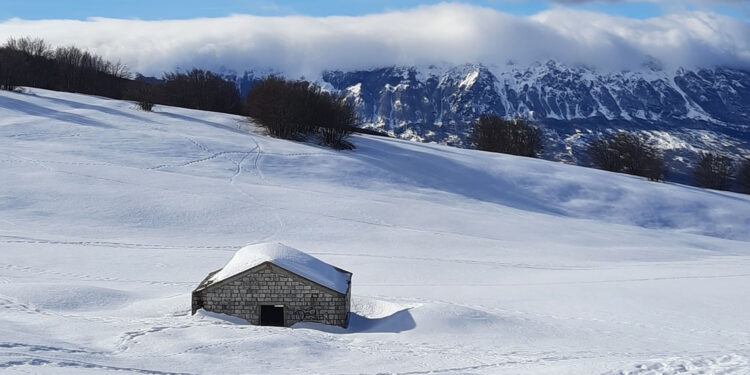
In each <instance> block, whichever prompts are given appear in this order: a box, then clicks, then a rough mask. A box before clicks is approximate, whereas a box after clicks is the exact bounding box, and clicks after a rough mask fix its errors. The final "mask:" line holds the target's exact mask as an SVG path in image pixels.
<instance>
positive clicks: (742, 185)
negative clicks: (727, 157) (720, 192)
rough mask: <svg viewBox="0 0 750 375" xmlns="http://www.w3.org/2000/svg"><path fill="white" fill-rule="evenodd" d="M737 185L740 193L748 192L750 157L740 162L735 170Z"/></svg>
mask: <svg viewBox="0 0 750 375" xmlns="http://www.w3.org/2000/svg"><path fill="white" fill-rule="evenodd" d="M737 187H738V188H739V190H740V192H741V193H745V194H750V158H747V159H745V160H743V161H742V164H740V167H739V170H738V171H737Z"/></svg>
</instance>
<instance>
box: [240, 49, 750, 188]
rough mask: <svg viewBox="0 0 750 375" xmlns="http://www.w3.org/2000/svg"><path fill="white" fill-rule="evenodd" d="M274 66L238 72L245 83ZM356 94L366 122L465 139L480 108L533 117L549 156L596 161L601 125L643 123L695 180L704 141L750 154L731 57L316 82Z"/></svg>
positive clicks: (680, 171)
mask: <svg viewBox="0 0 750 375" xmlns="http://www.w3.org/2000/svg"><path fill="white" fill-rule="evenodd" d="M264 74H268V73H267V72H265V73H264V72H255V71H250V72H246V73H245V74H244V75H243V76H241V77H237V76H236V75H234V76H232V78H233V79H235V80H236V81H237V84H238V86H239V87H240V88H241V90H242V91H243V92H246V91H247V90H248V88H249V87H250V86H251V85H252V83H253V82H255V80H257V79H258V78H257V77H262V76H263V75H264ZM318 83H319V84H320V85H322V86H324V87H326V88H327V89H329V90H332V91H337V92H339V93H341V94H343V95H345V96H346V97H347V98H349V100H351V101H352V102H353V103H354V104H355V105H356V108H357V111H358V114H359V117H360V120H361V121H362V123H363V126H365V127H368V128H374V129H378V130H380V131H384V132H387V133H390V134H392V135H394V136H396V137H399V138H403V139H410V140H416V141H425V142H436V143H444V144H450V145H455V146H459V147H463V146H466V145H467V142H466V138H467V136H468V134H469V133H470V131H471V124H472V122H473V121H474V120H476V119H477V118H478V117H479V116H480V115H482V114H487V113H490V114H497V115H500V116H505V117H510V118H515V117H523V118H532V119H533V120H534V121H536V122H538V123H539V124H540V125H541V126H542V127H543V128H544V129H545V133H546V137H545V148H546V149H545V152H544V158H546V159H550V160H558V161H565V162H568V163H572V164H579V165H581V164H583V165H586V164H587V163H588V160H587V157H586V153H585V149H586V145H587V142H588V141H591V140H593V139H594V138H595V137H598V136H599V135H601V134H602V133H609V132H615V131H617V130H628V131H634V132H639V133H641V134H642V135H643V136H644V137H645V138H647V139H649V140H650V141H652V142H653V143H654V144H655V145H656V146H657V147H659V148H661V149H662V150H664V153H665V156H666V160H667V163H668V164H669V165H670V167H671V169H672V175H671V176H670V177H669V179H670V180H673V181H680V182H688V181H689V179H690V171H691V170H692V164H691V163H692V162H693V161H694V160H695V158H696V155H698V153H700V152H701V151H705V150H709V151H713V152H721V153H725V154H727V155H729V156H731V157H742V156H748V155H750V72H748V71H746V70H738V69H732V68H727V67H712V68H704V69H694V70H686V69H677V70H666V69H663V68H662V67H661V66H659V64H658V63H657V62H655V61H652V62H650V63H649V64H646V65H644V66H643V67H642V68H641V69H639V70H636V71H614V72H613V71H602V70H598V69H596V68H592V67H582V66H569V65H565V64H562V63H560V62H556V61H552V60H550V61H547V62H544V63H539V62H537V63H534V64H530V65H517V64H512V63H509V64H508V65H504V66H485V65H482V64H464V65H458V66H451V65H445V66H429V67H414V66H412V67H384V68H379V69H372V70H364V71H353V72H342V71H329V72H324V73H323V74H322V75H321V77H320V79H319V82H318Z"/></svg>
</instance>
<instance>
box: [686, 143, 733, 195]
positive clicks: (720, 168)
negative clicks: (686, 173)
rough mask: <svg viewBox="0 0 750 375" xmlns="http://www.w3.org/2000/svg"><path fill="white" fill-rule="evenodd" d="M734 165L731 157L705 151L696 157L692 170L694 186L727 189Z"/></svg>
mask: <svg viewBox="0 0 750 375" xmlns="http://www.w3.org/2000/svg"><path fill="white" fill-rule="evenodd" d="M733 174H734V165H733V163H732V159H730V158H729V157H727V156H724V155H718V154H714V153H711V152H706V153H703V155H701V157H700V159H698V163H697V164H696V166H695V170H694V171H693V179H694V180H695V184H696V186H700V187H702V188H707V189H717V190H729V187H730V186H731V182H732V181H731V180H732V175H733Z"/></svg>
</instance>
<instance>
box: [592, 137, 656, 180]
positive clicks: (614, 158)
mask: <svg viewBox="0 0 750 375" xmlns="http://www.w3.org/2000/svg"><path fill="white" fill-rule="evenodd" d="M587 154H588V156H589V158H590V159H591V163H592V164H593V165H594V167H596V168H599V169H603V170H606V171H610V172H620V173H627V174H631V175H634V176H641V177H646V178H648V179H649V180H652V181H660V180H664V179H665V178H666V175H667V167H666V164H665V162H664V158H663V156H662V155H661V153H660V152H659V151H658V150H657V149H656V148H655V147H653V146H651V145H649V144H648V143H647V142H646V141H645V140H644V139H643V138H642V137H640V136H638V135H637V134H633V133H628V132H619V133H617V134H615V135H612V136H609V137H604V138H600V139H597V140H595V141H594V142H592V143H591V144H590V145H589V147H588V149H587Z"/></svg>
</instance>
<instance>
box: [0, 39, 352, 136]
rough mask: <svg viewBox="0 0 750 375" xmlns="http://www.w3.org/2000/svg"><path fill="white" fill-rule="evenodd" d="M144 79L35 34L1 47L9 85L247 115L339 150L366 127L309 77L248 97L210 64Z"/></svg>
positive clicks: (0, 72) (1, 82) (270, 84)
mask: <svg viewBox="0 0 750 375" xmlns="http://www.w3.org/2000/svg"><path fill="white" fill-rule="evenodd" d="M138 78H140V79H133V77H132V75H131V74H130V72H129V71H128V68H127V67H126V66H125V65H124V64H122V63H120V62H110V61H108V60H106V59H104V58H103V57H101V56H98V55H96V54H93V53H91V52H88V51H85V50H82V49H80V48H78V47H75V46H68V47H57V48H53V47H52V46H51V45H49V44H48V43H47V42H45V41H44V40H43V39H38V38H29V37H25V38H18V39H16V38H11V39H9V40H8V41H7V42H6V43H5V44H4V45H2V46H0V89H2V90H11V91H13V90H17V89H18V88H20V87H21V86H30V87H37V88H42V89H49V90H55V91H65V92H75V93H82V94H89V95H98V96H104V97H109V98H113V99H124V100H132V101H134V102H136V104H137V105H138V106H139V107H140V108H141V109H143V110H145V111H152V110H153V109H154V106H155V105H157V104H159V105H169V106H175V107H183V108H191V109H198V110H205V111H214V112H224V113H230V114H238V115H247V116H250V117H252V118H254V119H255V120H256V121H258V123H260V125H262V126H263V127H265V128H266V129H268V131H269V134H271V135H273V136H276V137H281V138H286V139H298V140H299V139H304V138H307V137H316V138H317V139H318V141H319V142H320V143H321V144H323V145H326V146H329V147H332V148H335V149H349V148H353V145H352V144H351V143H350V142H348V141H347V137H348V136H349V135H350V134H351V133H352V132H354V131H360V130H359V128H358V127H357V117H356V114H355V111H354V108H353V106H352V104H351V103H349V102H347V101H346V100H344V98H343V97H340V96H337V95H334V94H331V93H328V92H324V91H323V90H322V89H321V88H320V87H317V86H315V85H314V84H312V83H309V82H305V81H287V80H284V79H281V78H277V77H269V78H267V79H265V80H263V81H261V82H260V83H258V84H256V85H255V86H254V87H253V88H252V89H251V91H250V93H249V95H248V96H247V97H246V98H245V100H244V101H243V99H242V97H241V96H240V91H239V90H238V88H237V86H236V85H235V83H234V82H232V81H229V80H226V79H224V78H223V77H221V76H220V75H219V74H216V73H214V72H211V71H208V70H203V69H197V68H196V69H192V70H190V71H187V72H168V73H164V75H163V76H162V77H161V78H160V79H151V80H146V79H143V78H142V77H138Z"/></svg>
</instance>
